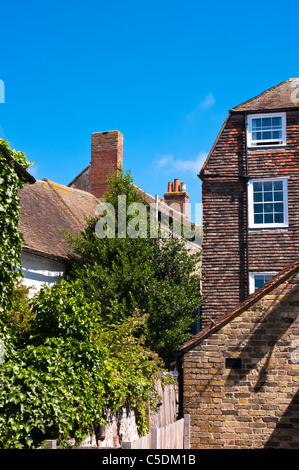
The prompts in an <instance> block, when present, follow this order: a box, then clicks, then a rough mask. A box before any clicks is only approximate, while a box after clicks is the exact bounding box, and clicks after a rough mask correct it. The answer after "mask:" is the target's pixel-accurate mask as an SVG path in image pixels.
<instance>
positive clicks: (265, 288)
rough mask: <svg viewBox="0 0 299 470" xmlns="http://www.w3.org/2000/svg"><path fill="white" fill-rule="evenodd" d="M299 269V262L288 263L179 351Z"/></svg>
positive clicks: (215, 329) (227, 320) (191, 345)
mask: <svg viewBox="0 0 299 470" xmlns="http://www.w3.org/2000/svg"><path fill="white" fill-rule="evenodd" d="M298 269H299V262H298V261H296V262H295V263H292V264H290V265H288V266H287V267H286V268H284V269H282V270H281V271H280V272H279V273H278V274H277V275H276V276H274V277H272V279H270V280H269V281H268V282H266V283H265V284H264V285H263V286H261V287H260V288H259V289H257V290H256V291H255V292H254V293H253V294H251V295H250V296H249V297H247V299H246V300H244V301H243V302H242V303H240V304H239V305H237V306H236V307H235V308H234V309H232V310H230V311H229V312H228V313H226V314H225V315H223V316H222V317H220V318H219V319H218V320H217V321H216V322H211V323H212V325H211V326H207V327H206V328H204V329H203V330H201V331H200V332H199V333H197V334H196V335H194V336H192V338H190V339H189V340H187V341H186V342H185V343H184V344H183V345H182V346H181V347H180V348H179V351H182V352H187V351H189V349H192V348H193V347H195V346H196V345H197V344H198V343H199V342H200V341H201V340H203V339H204V338H206V337H207V336H209V335H211V334H212V333H214V332H215V331H217V330H219V328H221V327H222V326H224V325H225V324H226V323H228V322H229V321H230V320H232V319H233V318H235V317H236V316H237V315H240V314H241V313H242V312H243V311H244V310H245V309H247V308H249V307H250V306H251V305H252V304H254V303H255V302H257V301H258V300H259V299H260V298H261V297H263V296H264V295H266V294H267V293H268V292H269V291H271V290H272V289H273V288H274V287H276V286H277V285H279V284H280V283H282V282H284V281H285V280H286V279H287V278H288V277H289V276H290V275H291V274H293V273H294V272H295V271H297V270H298Z"/></svg>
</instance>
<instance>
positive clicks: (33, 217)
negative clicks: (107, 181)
mask: <svg viewBox="0 0 299 470" xmlns="http://www.w3.org/2000/svg"><path fill="white" fill-rule="evenodd" d="M19 196H20V202H21V208H20V226H19V229H20V231H21V232H22V233H23V236H24V244H23V250H24V251H30V252H32V253H36V254H40V255H42V256H46V257H50V258H54V259H61V260H63V259H68V257H69V246H68V243H67V241H66V238H65V235H64V233H63V232H62V229H66V230H68V231H69V232H70V233H71V234H72V235H76V233H79V232H80V231H82V230H83V228H84V225H85V220H84V215H85V216H95V208H96V206H97V205H98V203H99V201H98V200H97V199H96V198H95V197H94V196H93V195H92V194H90V193H87V192H85V191H81V190H79V189H74V188H69V187H67V186H64V185H61V184H57V183H53V182H51V181H49V180H43V181H39V180H38V181H36V182H35V184H32V185H25V186H24V188H23V189H22V190H20V191H19Z"/></svg>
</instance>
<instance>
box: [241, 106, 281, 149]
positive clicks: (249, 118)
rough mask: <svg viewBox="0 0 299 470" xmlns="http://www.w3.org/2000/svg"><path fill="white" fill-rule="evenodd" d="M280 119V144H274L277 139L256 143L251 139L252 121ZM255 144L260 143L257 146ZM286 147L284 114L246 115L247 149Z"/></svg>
mask: <svg viewBox="0 0 299 470" xmlns="http://www.w3.org/2000/svg"><path fill="white" fill-rule="evenodd" d="M272 117H281V122H282V142H279V143H276V142H277V139H268V140H264V141H257V140H253V139H252V120H253V119H261V118H272ZM256 142H262V143H261V144H259V145H257V144H256ZM285 146H286V113H267V114H248V115H247V147H248V148H253V149H259V148H264V147H285Z"/></svg>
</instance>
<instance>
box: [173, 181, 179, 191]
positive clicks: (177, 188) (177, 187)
mask: <svg viewBox="0 0 299 470" xmlns="http://www.w3.org/2000/svg"><path fill="white" fill-rule="evenodd" d="M179 190H180V180H179V179H175V180H174V192H175V193H177V192H179Z"/></svg>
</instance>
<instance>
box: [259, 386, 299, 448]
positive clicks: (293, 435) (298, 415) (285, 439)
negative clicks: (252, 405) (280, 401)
mask: <svg viewBox="0 0 299 470" xmlns="http://www.w3.org/2000/svg"><path fill="white" fill-rule="evenodd" d="M272 419H273V420H274V419H275V418H272ZM292 444H293V445H292ZM285 445H287V447H288V448H291V447H294V448H295V449H298V447H299V390H298V391H297V393H296V394H295V395H294V397H293V399H292V401H291V403H290V404H289V406H288V407H287V409H286V411H285V412H284V414H283V416H282V417H281V419H280V420H279V422H277V424H276V427H275V429H274V431H273V433H272V434H271V436H270V438H269V439H268V441H267V442H266V444H265V446H264V448H265V449H270V448H272V449H273V448H275V447H276V448H283V447H284V446H285Z"/></svg>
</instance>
